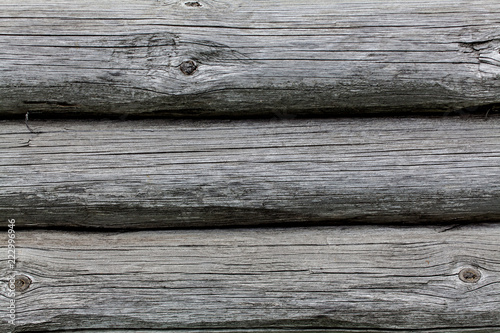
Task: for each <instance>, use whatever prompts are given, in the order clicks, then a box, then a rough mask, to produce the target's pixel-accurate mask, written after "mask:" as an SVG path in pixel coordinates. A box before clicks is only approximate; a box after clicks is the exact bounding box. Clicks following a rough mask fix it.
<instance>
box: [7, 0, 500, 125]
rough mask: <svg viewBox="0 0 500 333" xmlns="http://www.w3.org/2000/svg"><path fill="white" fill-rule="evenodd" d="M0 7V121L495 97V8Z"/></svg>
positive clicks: (401, 1)
mask: <svg viewBox="0 0 500 333" xmlns="http://www.w3.org/2000/svg"><path fill="white" fill-rule="evenodd" d="M0 13H1V14H0V35H1V40H0V115H1V116H4V117H5V116H9V115H10V116H13V115H15V114H24V113H26V112H27V111H32V112H42V113H44V114H58V115H65V116H71V115H81V114H82V113H86V114H103V113H106V114H114V115H129V114H136V115H137V114H140V115H163V116H183V117H186V116H191V117H197V116H204V117H206V116H221V115H224V116H257V115H268V116H269V115H271V116H273V115H275V114H278V115H280V116H286V115H290V114H293V115H314V114H316V115H317V114H355V113H363V112H380V111H382V112H398V113H401V112H407V113H408V112H414V111H418V112H421V111H436V110H438V111H439V110H454V109H460V108H464V107H470V106H475V105H483V104H490V103H499V102H500V97H499V96H500V94H499V91H500V80H499V77H500V76H499V75H500V53H499V50H500V2H498V1H490V0H476V1H465V2H464V1H455V0H442V1H435V0H432V1H431V0H418V1H406V0H394V1H390V2H388V1H385V0H371V1H357V0H351V1H344V0H318V1H314V2H311V1H306V0H275V1H267V0H251V1H249V0H200V1H184V0H182V1H178V0H85V1H70V0H60V1H47V0H43V1H42V0H25V1H22V2H21V3H20V2H19V1H18V0H2V1H1V3H0ZM186 61H192V62H193V63H187V64H188V65H187V66H186V63H185V62H186ZM183 63H184V65H183ZM189 64H195V66H197V67H196V68H195V67H193V66H190V65H189ZM181 69H182V70H181ZM193 69H195V70H194V71H193ZM184 73H187V74H189V75H187V74H184Z"/></svg>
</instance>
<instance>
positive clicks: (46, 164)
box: [0, 115, 500, 228]
mask: <svg viewBox="0 0 500 333" xmlns="http://www.w3.org/2000/svg"><path fill="white" fill-rule="evenodd" d="M29 125H30V127H31V128H32V129H33V130H34V131H37V132H39V133H30V132H29V131H28V130H27V129H26V126H25V125H24V123H23V122H21V121H19V122H14V121H3V122H0V138H1V141H0V155H1V156H2V159H0V170H1V173H0V186H1V191H0V215H2V216H5V217H9V218H16V219H17V220H18V226H19V227H89V228H172V227H175V228H184V227H214V226H234V225H259V224H260V225H262V224H267V225H269V224H280V223H283V224H286V225H301V224H305V225H313V224H332V223H358V222H361V223H433V222H447V223H454V222H456V223H468V222H471V221H491V222H496V221H498V220H500V131H499V130H498V129H499V128H500V117H499V116H498V115H495V116H493V117H490V118H488V119H487V120H486V121H485V120H484V119H483V118H474V117H472V118H469V119H461V118H458V117H456V118H455V117H442V118H434V119H423V118H387V119H385V118H374V119H330V120H325V119H316V120H298V119H294V120H284V121H278V120H274V121H213V122H212V121H169V120H147V121H121V122H120V121H35V122H31V123H29Z"/></svg>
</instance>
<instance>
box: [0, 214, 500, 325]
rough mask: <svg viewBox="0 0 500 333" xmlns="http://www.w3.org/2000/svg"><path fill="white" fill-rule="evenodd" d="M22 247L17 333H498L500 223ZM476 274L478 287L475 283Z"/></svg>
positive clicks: (69, 238)
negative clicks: (470, 272) (283, 332)
mask: <svg viewBox="0 0 500 333" xmlns="http://www.w3.org/2000/svg"><path fill="white" fill-rule="evenodd" d="M2 235H3V236H2V237H1V238H2V239H1V244H2V246H3V248H2V252H3V253H6V250H5V244H7V240H6V235H7V233H3V234H2ZM16 236H17V237H16V240H17V243H16V245H17V249H16V250H17V256H18V265H17V274H18V276H19V275H25V276H26V277H28V278H29V279H31V281H32V283H31V285H30V286H29V288H27V289H26V290H25V291H23V292H18V293H17V295H16V312H17V319H18V320H17V331H16V332H25V331H26V332H50V331H52V330H54V331H57V332H64V331H65V330H77V329H94V330H95V331H99V332H101V331H103V330H105V329H108V328H112V329H125V330H134V329H135V330H140V329H155V330H161V329H164V330H167V329H184V330H186V331H195V330H196V329H200V330H201V329H214V330H215V329H232V328H234V329H239V331H241V330H244V329H248V331H251V329H255V330H256V331H257V332H258V331H259V330H257V329H261V330H262V329H271V330H270V331H272V329H273V328H282V329H283V328H293V329H295V330H300V329H317V330H318V331H320V330H321V329H337V330H338V331H333V330H332V331H333V332H364V333H366V332H373V331H376V330H377V329H378V330H380V331H378V330H377V332H384V330H391V329H392V330H397V331H398V332H399V331H400V330H401V331H403V330H405V329H406V330H412V329H417V330H418V331H419V332H427V331H432V332H442V333H443V332H455V333H458V332H490V333H491V332H498V331H500V293H499V290H500V289H499V285H500V251H499V239H500V225H499V224H491V225H473V226H468V227H464V228H458V229H451V230H447V229H445V228H441V227H432V228H431V227H415V228H389V227H380V226H359V227H323V228H287V229H267V230H266V229H262V230H259V229H240V230H203V231H200V230H170V231H165V230H164V231H139V232H125V233H114V232H113V233H82V232H79V233H69V232H58V231H40V230H38V231H18V232H17V233H16ZM6 266H7V265H2V268H1V269H0V272H1V276H2V277H3V278H2V280H1V282H0V290H1V293H2V294H3V295H5V294H6V291H7V285H6V281H7V279H8V278H9V277H10V274H9V273H8V272H7V271H6V269H5V267H6ZM466 268H473V269H475V270H477V271H478V272H479V274H480V279H479V280H478V281H477V282H475V283H471V282H463V281H462V280H461V279H460V278H459V272H460V271H462V270H463V269H466ZM2 304H4V305H2V306H1V307H0V314H1V316H2V318H5V317H6V312H7V304H8V302H7V300H5V298H4V300H3V301H2ZM6 328H7V325H6V324H5V321H3V320H2V322H1V323H0V329H1V330H2V332H6ZM467 329H470V331H468V330H467ZM209 331H210V330H209ZM237 331H238V330H236V332H237ZM141 332H142V331H141ZM266 332H268V331H266Z"/></svg>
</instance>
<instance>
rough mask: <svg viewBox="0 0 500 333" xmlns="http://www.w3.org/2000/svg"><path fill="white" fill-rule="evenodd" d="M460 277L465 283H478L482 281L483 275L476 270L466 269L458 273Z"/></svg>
mask: <svg viewBox="0 0 500 333" xmlns="http://www.w3.org/2000/svg"><path fill="white" fill-rule="evenodd" d="M458 277H459V278H460V280H462V281H463V282H467V283H476V282H478V281H479V279H481V273H480V272H479V271H478V270H477V269H475V268H464V269H462V270H461V271H460V273H458Z"/></svg>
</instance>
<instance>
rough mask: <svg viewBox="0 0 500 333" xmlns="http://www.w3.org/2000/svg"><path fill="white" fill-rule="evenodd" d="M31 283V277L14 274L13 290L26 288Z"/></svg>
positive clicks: (20, 290)
mask: <svg viewBox="0 0 500 333" xmlns="http://www.w3.org/2000/svg"><path fill="white" fill-rule="evenodd" d="M30 285H31V279H30V278H29V277H27V276H26V275H16V278H15V282H14V286H15V290H16V291H19V292H22V291H25V290H27V289H28V288H29V287H30Z"/></svg>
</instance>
